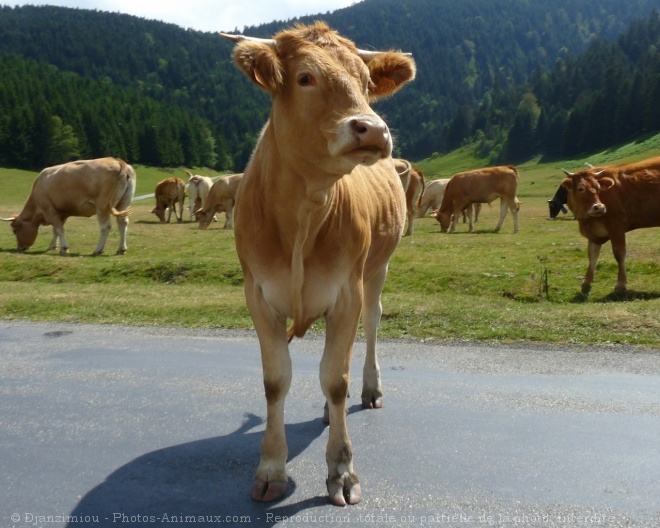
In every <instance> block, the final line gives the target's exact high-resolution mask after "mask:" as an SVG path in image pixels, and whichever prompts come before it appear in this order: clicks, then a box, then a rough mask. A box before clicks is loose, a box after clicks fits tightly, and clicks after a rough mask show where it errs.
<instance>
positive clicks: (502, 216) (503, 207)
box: [495, 200, 509, 232]
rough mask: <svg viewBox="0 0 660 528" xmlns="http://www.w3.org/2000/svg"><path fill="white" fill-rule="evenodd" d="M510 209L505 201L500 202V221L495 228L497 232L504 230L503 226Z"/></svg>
mask: <svg viewBox="0 0 660 528" xmlns="http://www.w3.org/2000/svg"><path fill="white" fill-rule="evenodd" d="M508 209H509V206H508V204H507V203H506V202H505V201H504V200H500V219H499V221H498V222H497V226H496V227H495V232H497V231H499V230H500V229H502V224H503V223H504V219H505V218H506V212H507V210H508Z"/></svg>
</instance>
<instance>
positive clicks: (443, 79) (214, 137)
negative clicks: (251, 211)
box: [0, 0, 660, 170]
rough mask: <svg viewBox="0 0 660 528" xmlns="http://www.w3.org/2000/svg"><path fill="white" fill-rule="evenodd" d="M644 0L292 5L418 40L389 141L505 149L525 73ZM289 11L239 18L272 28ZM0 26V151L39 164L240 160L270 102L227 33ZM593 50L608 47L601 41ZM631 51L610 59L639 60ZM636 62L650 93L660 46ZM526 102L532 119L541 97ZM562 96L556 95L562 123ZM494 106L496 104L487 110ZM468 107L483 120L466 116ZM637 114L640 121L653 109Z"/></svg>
mask: <svg viewBox="0 0 660 528" xmlns="http://www.w3.org/2000/svg"><path fill="white" fill-rule="evenodd" d="M654 7H657V0H599V1H598V2H595V1H593V0H553V1H552V2H548V1H547V0H461V1H460V2H456V1H454V0H406V1H405V2H402V1H400V0H363V1H362V2H360V3H357V4H355V5H353V6H351V7H349V8H346V9H342V10H339V11H336V12H334V13H327V14H324V15H319V16H314V17H308V18H305V19H300V20H301V21H303V22H308V21H312V20H315V19H323V20H326V21H327V22H328V23H329V24H330V25H331V26H332V27H334V28H335V29H337V30H338V31H340V32H341V33H342V34H344V35H346V36H348V37H349V38H352V39H353V40H355V41H356V43H357V44H358V45H359V46H360V47H365V48H374V49H385V48H390V47H394V48H398V49H402V50H404V51H410V52H412V53H413V55H414V56H415V59H416V61H417V64H418V77H417V79H416V81H415V82H413V83H411V84H410V85H409V86H407V87H406V88H405V89H404V90H402V91H401V92H400V93H399V94H397V95H396V96H395V97H393V98H392V99H390V100H388V101H384V102H382V103H378V105H377V109H378V111H379V112H381V113H384V114H385V115H386V117H387V120H388V123H389V124H390V126H391V127H392V128H393V129H394V130H395V132H396V136H397V140H398V143H397V144H398V148H399V154H400V155H404V156H406V157H411V158H413V159H414V158H420V157H423V156H428V155H430V154H431V153H432V152H434V151H441V150H443V149H446V148H450V147H452V146H454V145H453V143H455V142H456V141H461V140H463V139H466V138H468V137H472V136H475V135H476V137H480V138H481V139H482V141H483V144H484V148H489V147H494V148H495V147H497V146H499V147H500V148H501V152H502V153H504V152H506V148H505V147H502V145H503V144H504V142H505V139H506V138H505V137H504V136H506V135H507V134H508V131H509V129H510V128H511V126H512V125H513V124H514V123H513V120H514V114H516V112H517V108H518V106H519V104H520V103H521V101H522V100H523V99H524V96H525V95H526V94H527V93H532V95H534V97H535V99H534V101H533V102H534V104H537V102H539V95H538V94H534V92H533V87H531V85H530V84H529V83H530V82H532V80H535V82H536V86H537V88H538V87H545V88H547V89H550V88H549V87H550V86H552V89H553V90H556V89H559V88H561V87H558V86H555V85H550V84H548V82H546V83H545V84H540V83H539V79H544V80H546V81H547V80H548V79H549V75H551V72H552V71H553V69H556V68H557V64H558V60H559V61H560V63H561V64H570V65H571V66H572V67H580V63H579V62H575V61H577V60H578V59H579V57H580V56H581V54H582V53H584V52H585V50H587V49H588V47H589V46H590V45H593V43H594V42H595V41H599V42H601V41H610V42H615V39H616V38H617V37H618V36H619V35H624V34H625V35H628V36H629V40H633V41H635V39H636V37H635V35H634V34H633V35H632V36H630V35H631V33H630V32H631V29H630V23H631V22H632V21H634V20H642V21H648V20H649V19H650V18H651V13H652V9H653V8H654ZM656 19H657V17H656ZM293 22H294V21H279V22H273V23H271V24H266V25H263V26H259V27H251V28H245V33H246V34H253V35H256V36H270V35H272V34H273V33H274V32H275V31H277V30H278V29H280V28H282V27H285V26H288V25H290V24H292V23H293ZM646 23H649V24H650V22H646ZM644 28H645V31H644V37H643V40H644V45H646V46H647V48H648V42H647V41H648V40H649V39H648V36H647V31H646V29H648V28H647V27H646V26H644ZM228 29H230V28H218V30H225V31H226V30H228ZM0 34H2V39H0V76H1V77H0V78H2V79H3V81H2V83H0V162H1V163H10V164H15V165H25V166H30V165H31V166H43V165H46V164H49V163H51V162H53V161H55V160H57V159H58V157H71V156H80V157H89V156H99V155H106V154H108V155H117V156H122V157H125V158H127V159H128V160H129V161H132V162H144V163H151V164H156V165H178V164H185V165H189V166H192V165H200V164H203V165H211V166H215V167H216V168H219V169H231V168H233V169H234V170H242V168H243V167H244V165H245V162H246V161H247V158H248V156H249V153H250V151H251V149H252V145H253V143H254V141H255V138H256V136H257V134H258V132H259V130H260V129H261V126H262V125H263V123H264V121H265V119H266V117H267V112H268V99H267V96H266V95H265V94H264V93H262V92H260V91H259V90H258V89H256V88H254V87H252V86H251V85H250V83H249V81H247V80H246V79H244V78H243V76H242V75H241V74H240V73H239V72H238V70H237V69H236V68H235V67H234V66H233V64H231V61H230V53H231V44H230V43H228V42H226V41H224V40H223V39H221V38H219V37H218V36H217V35H215V34H212V33H202V32H197V31H192V30H185V29H183V28H179V27H178V26H175V25H172V24H165V23H161V22H156V21H150V20H145V19H140V18H136V17H132V16H128V15H120V14H114V13H105V12H99V11H89V10H80V9H67V8H56V7H49V6H42V7H34V6H24V7H14V8H12V7H1V8H0ZM600 39H602V40H600ZM658 44H659V46H658V47H660V43H658ZM612 46H615V47H616V46H618V44H616V45H615V44H612ZM630 47H633V48H634V45H631V46H629V48H630ZM611 49H612V50H614V48H611ZM638 51H639V50H638ZM656 51H657V50H656ZM639 53H642V52H639ZM639 53H638V54H639ZM643 53H646V54H649V53H651V52H650V51H649V50H648V49H645V50H643ZM615 54H616V55H617V56H618V55H619V52H618V51H616V52H615ZM624 54H625V53H624ZM598 57H599V59H598V60H602V61H606V60H607V54H606V53H603V54H600V55H598ZM637 59H638V57H637V58H636V59H634V60H633V59H629V60H628V61H627V62H626V61H623V62H619V63H618V64H619V65H621V64H623V63H624V62H625V68H632V69H634V68H637V67H638V66H639V61H638V60H637ZM576 65H577V66H576ZM621 67H624V66H621ZM643 67H644V68H647V69H648V68H651V73H649V74H645V75H644V78H643V79H641V78H640V80H639V83H642V82H643V83H644V87H643V88H642V87H638V89H639V90H642V91H644V93H646V92H648V91H649V90H650V89H651V88H649V86H648V85H649V83H650V84H651V85H652V84H653V82H654V81H653V68H657V62H656V63H653V62H650V63H649V62H648V61H647V62H646V63H644V65H643ZM633 73H634V72H633ZM656 73H657V72H656ZM557 75H558V74H557ZM534 76H536V77H534ZM614 78H618V77H614ZM649 78H650V80H649ZM562 89H563V90H564V91H565V92H566V95H565V96H564V95H563V96H562V100H565V99H566V98H568V99H569V100H570V98H571V97H572V96H574V97H576V100H575V101H573V102H572V104H573V105H576V104H578V101H577V96H576V94H575V93H573V94H572V95H571V86H565V87H563V88H562ZM547 95H548V94H544V96H547ZM557 97H559V96H557ZM526 100H527V101H529V97H527V99H526ZM498 101H499V102H498ZM546 103H547V105H548V108H547V109H546V108H545V107H544V108H543V110H544V111H545V112H546V114H550V113H554V112H556V111H559V110H558V108H559V107H558V106H557V105H555V104H554V102H553V100H552V98H546ZM582 104H583V106H585V105H586V103H585V102H584V101H583V102H582ZM528 106H529V105H528ZM485 107H486V108H487V109H488V112H489V113H488V115H486V112H485V111H484V110H483V109H484V108H485ZM551 107H552V108H551ZM532 109H533V112H532V114H536V115H535V117H534V116H533V117H534V119H535V122H534V128H535V129H536V125H537V122H538V118H539V115H538V114H539V112H537V110H536V109H535V107H533V105H532ZM571 109H572V107H571V106H570V103H569V104H564V105H563V106H562V107H561V111H562V112H563V114H562V115H563V116H564V117H563V121H562V122H563V124H564V125H566V124H567V123H568V116H569V113H570V112H571ZM498 112H500V113H502V112H504V113H507V116H499V117H494V116H497V114H498ZM586 112H587V111H586V110H584V111H583V114H585V115H586ZM478 118H481V119H482V121H483V122H484V123H485V124H484V126H483V127H480V128H475V127H477V126H478V125H479V124H480V122H479V121H478ZM543 119H544V120H542V121H541V122H542V124H544V126H545V123H546V122H547V121H548V120H549V118H548V116H547V115H546V116H545V117H544V118H543ZM556 126H557V125H556ZM640 126H641V127H642V129H640V133H641V132H643V127H648V124H647V125H640ZM651 127H653V124H651ZM514 132H515V129H514ZM478 133H480V134H481V135H479V134H478ZM503 138H504V139H503ZM530 148H533V147H530Z"/></svg>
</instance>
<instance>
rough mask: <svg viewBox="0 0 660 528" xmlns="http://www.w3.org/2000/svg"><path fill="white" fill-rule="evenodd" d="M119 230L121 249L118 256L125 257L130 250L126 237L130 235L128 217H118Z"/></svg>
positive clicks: (118, 250)
mask: <svg viewBox="0 0 660 528" xmlns="http://www.w3.org/2000/svg"><path fill="white" fill-rule="evenodd" d="M117 229H118V230H119V248H118V249H117V255H123V254H124V253H126V251H127V250H128V245H127V242H126V235H127V233H128V217H127V216H118V217H117Z"/></svg>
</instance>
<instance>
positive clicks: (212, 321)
mask: <svg viewBox="0 0 660 528" xmlns="http://www.w3.org/2000/svg"><path fill="white" fill-rule="evenodd" d="M653 155H660V136H654V137H652V138H649V139H647V140H646V141H644V142H639V143H635V144H630V145H625V146H622V147H621V148H620V149H617V150H612V151H608V152H603V153H600V154H597V155H593V156H590V157H589V158H585V159H575V160H567V161H563V162H561V163H551V164H544V163H539V162H538V161H532V162H529V163H526V164H523V165H520V166H519V172H520V177H521V181H520V186H519V192H518V197H519V199H520V200H521V202H522V206H521V212H520V232H519V233H517V234H513V233H512V230H513V222H512V219H511V217H510V216H507V219H506V220H505V223H504V226H503V228H502V231H501V232H500V233H494V232H493V228H494V227H495V224H496V222H497V218H498V214H499V202H496V203H494V204H493V207H491V208H489V207H488V206H484V207H483V209H482V213H481V217H480V219H479V222H478V223H477V224H476V226H475V227H476V229H475V232H474V233H467V226H465V225H462V224H459V226H458V228H457V232H456V233H454V234H452V235H448V234H442V233H440V229H439V224H438V223H437V222H436V221H435V220H434V219H432V218H423V219H417V220H416V221H415V232H414V234H413V235H412V236H411V237H407V238H405V239H403V241H402V242H401V244H400V246H399V248H398V249H397V251H396V253H395V255H394V257H393V259H392V262H391V265H390V275H389V278H388V281H387V283H386V287H385V291H384V293H383V308H384V314H383V321H382V326H381V333H380V335H381V337H388V338H404V339H417V340H427V341H437V342H440V341H449V340H469V341H484V342H520V343H533V342H546V343H570V344H580V345H607V344H615V343H616V344H629V345H644V346H650V347H654V348H660V316H659V315H658V314H660V229H645V230H639V231H635V232H631V233H629V234H628V259H627V265H628V273H629V277H628V280H629V284H628V287H629V295H628V296H627V298H626V299H618V298H616V297H615V296H614V295H613V293H612V292H613V288H614V285H615V283H616V263H615V261H614V258H613V256H612V254H611V248H610V246H609V244H607V245H606V246H605V247H604V248H603V252H602V254H601V259H600V262H599V265H598V269H597V272H596V280H595V282H594V285H593V288H592V292H591V295H590V297H589V299H588V300H587V301H586V302H582V301H581V299H580V296H579V292H580V283H581V279H582V275H583V274H584V272H585V270H586V267H587V255H586V247H587V243H586V239H584V238H582V237H581V236H580V234H579V232H578V225H577V222H576V221H575V220H573V219H572V215H571V214H570V213H569V214H568V215H565V216H564V215H560V216H561V217H560V218H559V219H557V220H555V221H550V220H548V218H547V216H548V212H547V199H548V198H550V197H551V196H552V195H553V194H554V192H555V190H556V188H557V186H558V185H559V183H560V182H561V180H562V179H563V173H562V172H561V170H560V169H561V167H565V168H567V169H569V170H571V169H577V168H579V167H581V166H583V164H584V162H585V161H588V162H590V163H593V164H600V163H609V162H613V161H632V160H638V159H643V158H646V157H650V156H653ZM415 166H418V167H419V168H420V169H421V170H422V171H423V172H424V173H425V175H426V178H427V181H429V180H431V179H435V178H440V177H448V176H450V175H451V174H453V173H455V172H457V171H459V170H467V169H470V168H475V167H479V166H483V162H479V161H478V160H475V159H474V158H473V156H472V153H471V150H470V149H469V148H466V149H463V150H461V151H457V152H455V153H452V154H451V155H448V156H445V157H439V158H435V159H430V160H423V161H420V162H419V163H415ZM136 171H137V174H138V188H137V192H136V196H142V195H147V194H150V193H152V192H153V189H154V187H155V184H156V183H157V182H158V181H160V180H161V179H163V178H165V177H169V176H172V175H178V176H180V177H182V178H185V176H184V173H183V170H167V171H165V170H160V169H153V168H146V167H140V166H137V167H136ZM195 172H198V173H200V174H206V175H211V176H213V175H215V173H213V172H211V171H203V170H199V171H195ZM35 176H36V174H35V173H31V172H25V171H19V170H13V169H6V168H5V169H0V189H2V191H1V194H0V216H2V217H7V216H10V215H12V214H15V213H18V212H19V211H20V209H21V207H22V205H23V203H24V201H25V198H26V197H27V195H28V194H29V191H30V188H31V185H32V182H33V180H34V178H35ZM153 204H154V203H153V198H147V199H143V200H139V201H135V202H134V203H133V209H134V213H133V215H132V216H131V223H130V226H129V233H128V246H129V249H128V253H127V254H126V255H123V256H117V255H115V254H114V253H115V251H116V249H117V245H118V233H117V229H116V226H113V230H112V232H111V234H110V237H109V239H108V243H107V245H106V253H105V254H103V255H101V256H98V257H92V256H91V253H92V251H93V250H94V248H95V246H96V243H97V241H98V224H97V222H96V220H95V219H94V218H91V219H84V218H71V219H69V221H68V222H67V224H66V228H67V238H68V241H69V245H70V252H71V255H70V256H69V257H61V256H60V255H59V254H58V253H55V252H45V249H46V247H47V246H48V243H49V241H50V238H51V228H50V227H42V228H41V234H40V236H39V238H38V239H37V242H36V243H35V245H34V246H33V247H32V248H31V249H30V250H29V251H27V252H26V253H24V254H19V253H17V252H16V251H15V247H16V242H15V237H14V236H13V234H12V233H11V230H10V229H9V226H8V225H6V224H0V288H1V293H0V319H5V320H7V319H21V320H35V321H56V320H57V321H68V322H82V323H97V324H99V323H100V324H113V323H120V324H127V325H147V326H182V327H192V328H251V320H250V318H249V314H248V312H247V309H246V307H245V301H244V297H243V291H242V273H241V270H240V266H239V263H238V259H237V257H236V252H235V249H234V238H233V233H232V232H231V231H226V230H223V229H221V226H222V225H223V223H224V218H221V221H220V222H218V223H215V224H213V225H212V226H211V227H210V228H209V229H208V230H206V231H203V230H199V229H198V228H197V226H196V224H189V223H183V224H175V223H173V224H169V225H168V224H165V225H164V224H160V223H159V222H158V221H157V218H156V217H155V215H153V214H151V213H150V210H151V208H152V207H153ZM185 218H187V215H186V216H185ZM321 329H322V326H321V323H317V324H316V325H315V326H314V327H313V329H312V331H315V330H321Z"/></svg>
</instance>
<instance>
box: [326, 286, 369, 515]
mask: <svg viewBox="0 0 660 528" xmlns="http://www.w3.org/2000/svg"><path fill="white" fill-rule="evenodd" d="M352 297H353V299H352V301H353V302H348V303H346V304H344V303H342V302H341V301H340V303H339V304H340V305H343V306H341V307H340V308H339V309H336V310H335V311H334V312H333V314H330V315H327V316H326V343H325V350H324V351H323V358H322V359H321V368H320V378H321V387H322V389H323V394H324V395H325V397H326V401H327V402H328V413H329V418H330V431H329V434H328V446H327V449H326V455H325V458H326V462H327V463H328V479H327V481H326V484H327V487H328V494H329V496H330V501H331V502H332V503H333V504H335V505H337V506H345V505H346V503H348V504H356V503H358V502H360V499H361V498H362V491H361V488H360V479H359V477H358V475H357V473H356V472H355V469H354V468H353V449H352V446H351V441H350V439H349V437H348V430H347V427H346V397H347V395H348V382H349V371H350V363H351V352H352V347H353V341H354V339H355V334H356V332H357V326H358V321H359V317H360V304H361V303H360V301H359V299H356V297H357V296H352Z"/></svg>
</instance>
